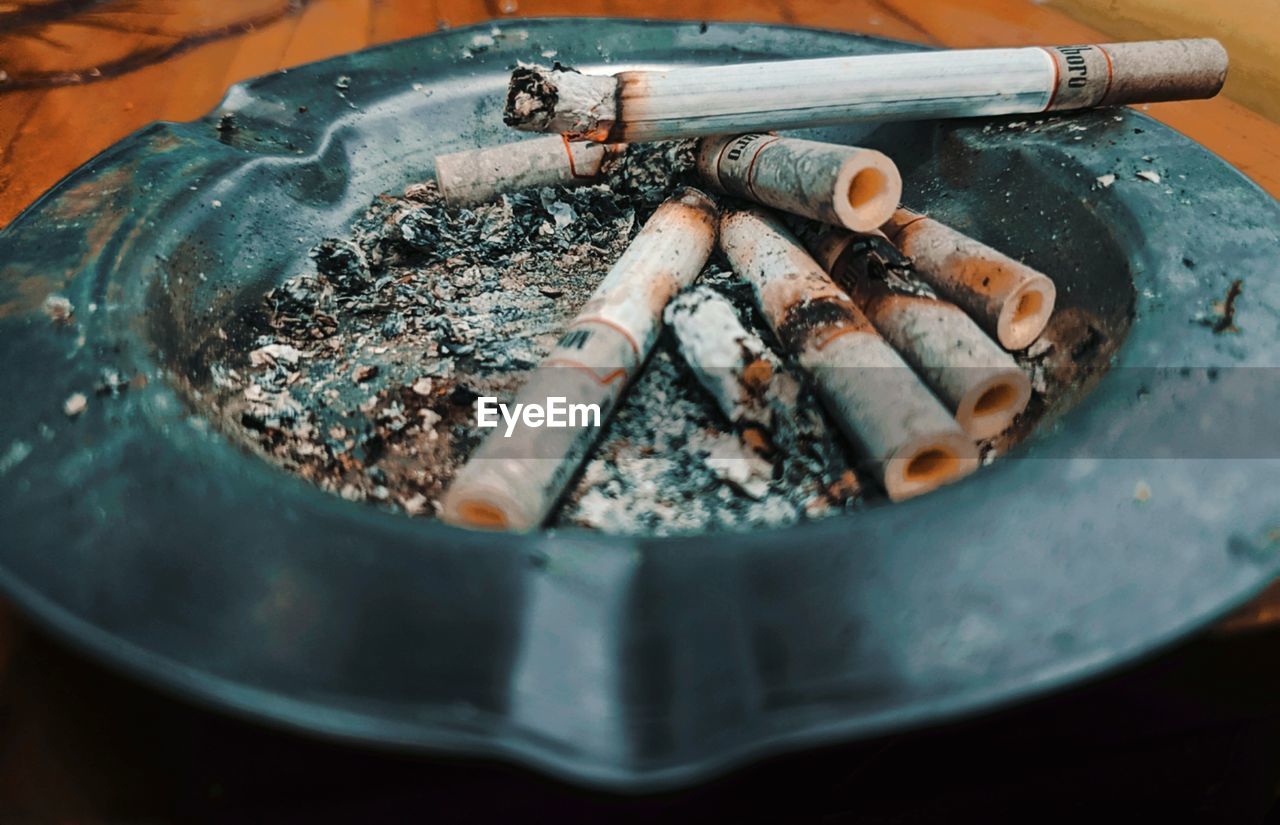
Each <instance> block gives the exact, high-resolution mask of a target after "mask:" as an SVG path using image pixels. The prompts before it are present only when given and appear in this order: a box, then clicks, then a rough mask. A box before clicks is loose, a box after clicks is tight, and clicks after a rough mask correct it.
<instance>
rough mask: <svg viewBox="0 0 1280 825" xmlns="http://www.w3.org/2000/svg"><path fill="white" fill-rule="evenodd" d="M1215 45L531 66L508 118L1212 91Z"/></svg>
mask: <svg viewBox="0 0 1280 825" xmlns="http://www.w3.org/2000/svg"><path fill="white" fill-rule="evenodd" d="M1226 73H1227V53H1226V51H1225V50H1224V49H1223V48H1222V45H1221V44H1219V43H1218V42H1217V41H1216V40H1210V39H1203V40H1159V41H1148V42H1140V43H1112V44H1105V45H1083V46H1045V47H1041V46H1028V47H1023V48H1014V49H1005V48H1000V49H956V50H950V51H933V52H903V53H897V54H877V55H857V56H849V57H824V58H814V59H805V60H779V61H773V62H769V63H740V64H735V65H728V66H700V67H688V68H672V69H664V70H655V71H629V72H620V73H618V74H616V75H612V76H610V75H585V74H580V73H578V72H575V71H573V70H569V69H559V68H554V69H547V68H543V67H539V66H521V67H520V68H518V69H516V70H515V71H514V72H513V73H512V75H511V83H510V85H509V87H508V95H507V106H506V110H505V112H504V120H505V121H506V123H507V124H508V125H510V126H514V127H516V128H517V129H524V130H526V131H534V132H558V133H565V134H568V135H570V136H571V137H577V138H582V139H585V140H595V141H603V142H619V141H622V142H629V141H644V140H672V139H676V138H687V137H699V136H702V135H717V134H738V133H741V132H765V131H770V130H777V129H795V128H805V127H811V126H825V125H831V124H835V123H849V122H855V121H864V120H877V121H885V120H923V119H928V118H950V117H980V116H986V115H1004V114H1014V113H1039V112H1046V111H1053V110H1061V109H1083V108H1088V107H1091V106H1111V105H1119V104H1125V103H1149V102H1155V101H1160V100H1182V99H1194V98H1206V97H1213V96H1214V95H1215V94H1217V93H1218V91H1219V90H1220V89H1221V88H1222V84H1223V81H1224V80H1225V79H1226Z"/></svg>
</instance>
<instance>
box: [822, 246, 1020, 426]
mask: <svg viewBox="0 0 1280 825" xmlns="http://www.w3.org/2000/svg"><path fill="white" fill-rule="evenodd" d="M804 240H805V245H806V246H808V247H809V249H810V251H812V252H813V253H814V257H815V258H817V260H818V263H820V264H821V265H822V267H823V269H826V270H827V271H828V272H830V273H831V277H832V279H833V280H834V281H835V282H836V283H837V284H839V285H840V286H842V287H843V288H844V290H845V291H846V292H848V293H849V295H850V297H852V298H853V300H854V303H856V304H857V305H858V306H859V307H860V308H861V309H862V311H863V312H864V313H865V314H866V316H867V317H868V318H870V319H871V323H872V324H874V325H875V327H876V329H877V330H879V331H880V334H881V335H883V336H884V337H885V339H886V340H888V341H889V343H890V344H893V346H894V348H895V349H896V350H898V352H899V353H901V354H902V356H903V357H904V358H905V359H906V360H907V362H908V363H910V364H911V366H913V367H915V369H916V372H918V373H919V374H920V376H921V377H922V378H924V380H925V382H926V383H927V384H928V385H929V386H930V387H931V388H932V389H933V391H934V392H935V393H937V395H938V397H939V398H941V399H942V401H943V403H945V404H946V405H947V406H949V407H950V408H951V410H952V411H953V412H954V413H955V417H956V421H957V422H959V424H960V426H961V427H963V428H964V431H965V432H966V433H968V434H969V437H970V438H975V439H983V438H991V437H993V436H996V435H999V434H1000V433H1002V432H1004V431H1005V430H1006V429H1008V427H1009V425H1010V424H1012V423H1013V419H1014V417H1015V416H1017V415H1018V413H1020V412H1022V411H1023V410H1024V409H1026V406H1027V402H1028V401H1030V400H1031V380H1030V379H1029V378H1028V377H1027V376H1026V374H1025V373H1024V372H1023V371H1022V370H1021V369H1019V368H1018V364H1017V362H1016V361H1014V360H1013V356H1011V355H1009V353H1007V352H1005V351H1004V350H1002V349H1001V348H1000V347H999V345H997V344H996V342H995V341H992V340H991V338H990V337H988V336H987V334H986V333H985V332H983V331H982V329H981V328H979V327H978V325H977V324H975V323H974V322H973V319H972V318H970V317H969V316H968V315H967V314H965V312H964V310H962V309H960V308H959V307H958V306H956V305H955V304H951V303H948V302H946V301H941V300H939V299H937V298H931V297H928V296H924V295H911V294H907V293H903V292H897V291H894V290H893V289H891V288H890V287H889V284H888V283H887V280H886V278H887V276H888V275H889V270H890V269H896V268H902V269H909V268H910V261H908V260H906V259H905V258H903V256H902V253H900V252H898V251H897V250H896V249H894V247H893V245H892V244H890V243H889V241H888V239H887V238H885V237H884V236H883V235H880V234H878V233H877V234H875V235H855V234H853V233H851V232H846V231H844V230H843V229H826V230H823V231H822V232H821V233H819V234H818V235H817V236H811V235H807V234H806V235H805V236H804Z"/></svg>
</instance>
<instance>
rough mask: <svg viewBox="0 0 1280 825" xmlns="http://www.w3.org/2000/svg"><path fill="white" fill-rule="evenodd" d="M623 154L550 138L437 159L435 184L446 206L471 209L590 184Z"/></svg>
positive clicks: (610, 148)
mask: <svg viewBox="0 0 1280 825" xmlns="http://www.w3.org/2000/svg"><path fill="white" fill-rule="evenodd" d="M624 149H625V147H621V146H605V145H602V144H599V143H591V142H589V141H582V140H578V141H571V140H568V139H566V138H563V137H560V136H552V137H541V138H534V139H532V140H522V141H518V142H516V143H507V144H503V145H501V146H487V147H485V148H483V149H471V150H468V151H465V152H453V153H451V154H447V155H438V156H436V184H437V185H438V186H439V187H440V194H441V195H442V196H444V200H445V203H446V204H448V205H449V206H451V207H455V208H456V207H460V206H474V205H475V204H478V203H485V202H486V201H491V200H493V199H494V198H496V197H497V196H498V195H501V194H503V193H504V192H517V191H519V190H521V189H532V188H536V187H543V186H557V185H558V186H576V185H580V184H584V183H591V182H593V181H595V180H597V179H598V178H599V177H600V172H601V170H602V169H603V167H604V163H605V160H606V159H607V158H608V157H610V156H612V155H615V154H617V153H619V152H621V151H623V150H624Z"/></svg>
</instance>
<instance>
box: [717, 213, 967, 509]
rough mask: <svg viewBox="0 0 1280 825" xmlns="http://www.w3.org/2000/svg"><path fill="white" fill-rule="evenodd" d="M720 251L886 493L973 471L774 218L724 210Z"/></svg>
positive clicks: (913, 384) (939, 412)
mask: <svg viewBox="0 0 1280 825" xmlns="http://www.w3.org/2000/svg"><path fill="white" fill-rule="evenodd" d="M720 247H721V249H723V250H724V253H725V256H726V257H727V258H728V259H729V262H730V264H731V265H732V266H733V269H734V271H735V272H737V273H738V274H739V275H741V276H742V277H743V278H745V279H746V280H747V281H749V282H750V283H751V285H752V287H753V289H754V293H755V298H756V302H757V304H758V305H759V307H760V310H761V312H762V313H763V315H764V317H765V319H766V320H767V322H768V323H769V326H770V327H771V328H772V329H773V331H774V334H775V335H776V336H777V338H778V341H779V342H780V343H781V345H782V346H783V348H784V349H785V350H786V351H787V352H788V353H789V354H791V355H792V356H793V357H794V358H795V359H796V361H797V363H799V364H800V366H801V367H803V368H804V369H805V370H806V371H807V372H808V373H809V375H810V376H811V377H812V379H813V382H814V385H815V386H816V387H817V389H818V394H819V396H820V397H821V398H822V400H823V402H824V404H825V405H826V407H827V410H828V412H830V414H831V416H832V418H834V419H835V420H836V422H837V423H838V424H839V426H840V428H841V430H842V431H843V432H844V433H845V435H846V436H847V437H848V438H849V439H850V440H851V441H853V442H854V443H855V444H857V445H858V446H859V447H860V448H861V449H862V450H863V452H864V455H865V457H866V459H867V461H868V463H869V465H870V467H871V469H872V470H873V471H874V472H875V473H876V474H877V476H878V477H879V479H880V482H881V484H883V486H884V488H885V491H886V492H888V494H889V497H890V498H892V499H894V500H902V499H906V498H910V497H912V496H916V495H920V494H922V493H927V492H929V491H930V490H933V489H935V488H937V487H938V486H940V485H942V484H946V483H948V482H951V481H955V480H956V479H958V478H961V477H963V476H965V475H967V474H969V473H971V472H973V470H974V469H975V468H976V467H977V464H978V452H977V447H976V446H975V445H974V443H973V441H972V440H971V439H970V438H969V437H968V436H967V435H966V434H965V433H964V431H963V430H962V429H961V428H960V426H959V425H958V424H957V423H956V421H955V419H954V418H952V416H951V413H950V412H949V411H948V410H947V409H946V408H945V407H944V406H943V405H942V403H941V402H940V401H939V400H938V399H937V398H936V397H935V396H934V395H933V393H932V392H931V391H930V390H929V388H928V387H926V386H925V385H924V383H922V382H921V380H920V378H919V377H918V376H917V375H916V374H915V372H914V371H912V369H911V367H909V366H908V365H907V363H906V362H905V361H903V359H902V357H901V356H900V355H898V353H897V352H895V351H894V349H893V347H891V346H890V345H889V344H888V342H886V341H885V339H884V338H882V337H881V336H880V334H879V333H877V332H876V330H875V327H874V326H873V325H872V324H871V322H870V321H869V320H868V319H867V317H866V316H865V315H863V313H862V312H861V311H860V310H859V309H858V307H857V306H856V305H855V304H854V302H853V299H851V298H850V297H849V296H848V295H847V294H846V293H845V292H844V291H843V290H841V289H840V287H838V286H837V285H836V284H835V282H834V281H832V280H831V277H830V276H829V275H828V274H827V273H826V272H824V271H823V269H822V267H821V266H819V265H818V263H817V262H816V261H814V260H813V258H811V257H810V256H809V255H808V253H806V252H805V250H804V249H803V248H802V247H801V246H800V244H799V242H798V241H797V240H796V239H795V238H794V237H793V236H792V235H791V234H790V233H789V232H788V231H787V230H786V229H785V228H784V227H783V225H782V223H781V222H780V221H779V220H778V219H777V218H775V217H773V216H771V215H768V214H766V213H765V212H763V211H758V210H745V211H737V212H730V213H726V214H725V215H724V217H723V218H722V219H721V222H720Z"/></svg>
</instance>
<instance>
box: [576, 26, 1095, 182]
mask: <svg viewBox="0 0 1280 825" xmlns="http://www.w3.org/2000/svg"><path fill="white" fill-rule="evenodd" d="M1040 51H1042V52H1044V53H1045V54H1047V55H1049V62H1050V63H1051V64H1052V65H1053V91H1051V92H1050V93H1049V102H1048V103H1047V104H1045V107H1044V108H1043V109H1041V110H1040V111H1042V112H1047V111H1049V110H1050V109H1052V108H1053V101H1055V100H1057V99H1058V84H1059V83H1061V82H1062V71H1061V70H1060V69H1059V68H1058V58H1057V57H1056V56H1054V54H1053V52H1051V51H1049V50H1048V49H1047V48H1045V47H1044V46H1041V47H1040ZM1108 62H1110V61H1108ZM565 145H566V146H568V145H569V144H568V138H566V139H565ZM569 168H570V169H572V168H573V158H569Z"/></svg>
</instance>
